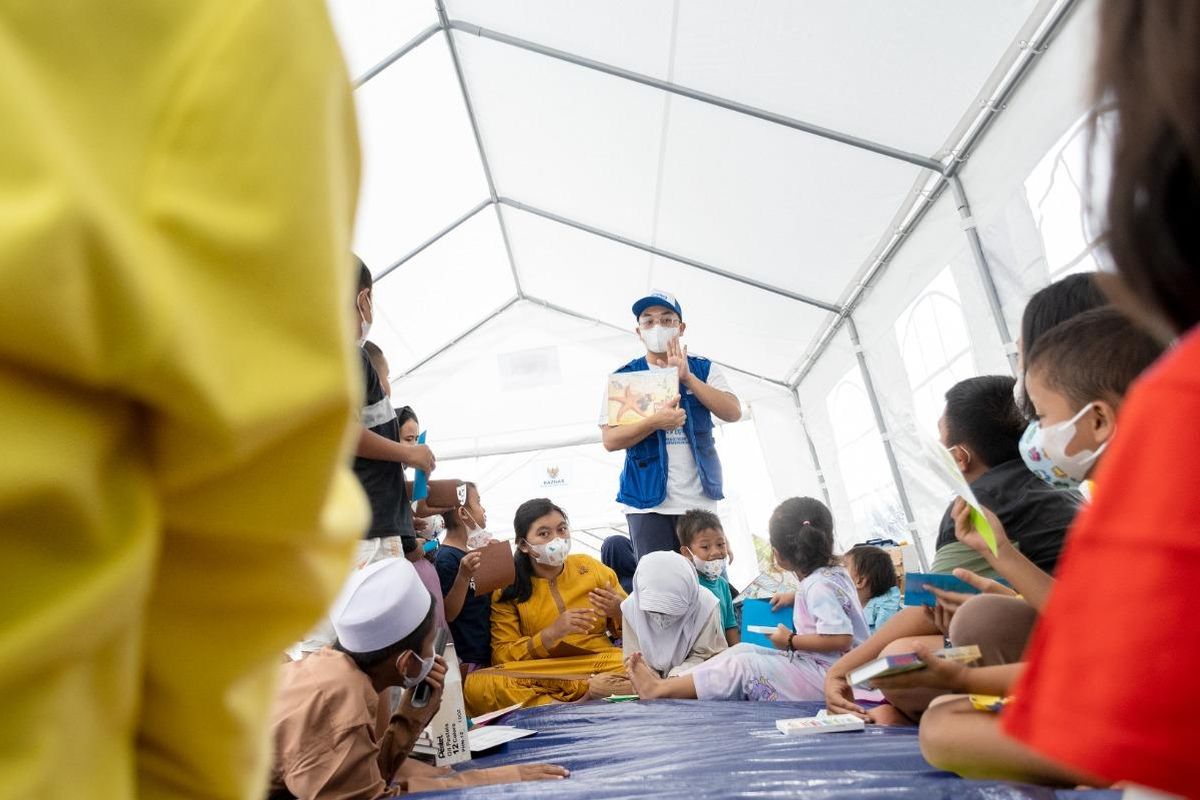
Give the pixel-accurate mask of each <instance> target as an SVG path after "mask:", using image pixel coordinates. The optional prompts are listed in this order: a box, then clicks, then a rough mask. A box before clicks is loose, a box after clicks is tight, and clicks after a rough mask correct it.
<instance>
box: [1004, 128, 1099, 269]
mask: <svg viewBox="0 0 1200 800" xmlns="http://www.w3.org/2000/svg"><path fill="white" fill-rule="evenodd" d="M1089 140H1090V136H1089V128H1088V124H1087V118H1086V116H1085V118H1084V119H1081V120H1080V121H1079V122H1077V123H1076V124H1075V125H1074V126H1072V128H1071V129H1070V130H1069V131H1067V133H1066V134H1065V135H1064V136H1063V137H1062V138H1061V139H1059V141H1058V142H1057V143H1055V145H1054V147H1053V148H1051V150H1050V152H1049V153H1047V154H1046V156H1045V157H1044V158H1043V159H1042V160H1041V161H1040V162H1039V163H1038V165H1037V166H1036V167H1034V169H1033V172H1031V173H1030V175H1029V177H1028V178H1027V179H1026V180H1025V197H1026V199H1027V201H1028V203H1029V208H1030V210H1031V211H1032V213H1033V218H1034V222H1035V224H1036V225H1037V229H1038V233H1039V234H1040V235H1041V239H1042V248H1043V251H1044V252H1045V254H1046V266H1047V270H1048V272H1049V277H1050V280H1052V281H1053V280H1057V279H1059V278H1062V277H1065V276H1066V275H1070V274H1072V273H1076V272H1091V271H1095V270H1097V269H1099V264H1098V262H1097V249H1098V247H1099V240H1100V238H1101V232H1100V230H1099V229H1098V227H1097V226H1096V224H1095V222H1094V220H1093V219H1092V218H1091V217H1090V216H1089V214H1088V197H1087V180H1088V167H1089V164H1088V160H1089V158H1091V159H1092V162H1091V168H1092V171H1093V176H1092V177H1093V179H1094V183H1095V185H1096V186H1097V187H1104V186H1105V185H1106V184H1107V178H1108V168H1107V160H1108V159H1107V158H1106V155H1107V152H1108V148H1109V147H1110V146H1111V145H1110V141H1109V139H1108V136H1107V135H1106V129H1105V127H1104V125H1103V124H1102V125H1101V127H1100V129H1099V132H1098V137H1097V139H1096V142H1095V145H1096V149H1095V152H1094V153H1089V145H1090V141H1089ZM1098 191H1100V192H1102V191H1103V189H1102V188H1100V189H1099V190H1098ZM1091 202H1092V205H1093V206H1094V207H1096V208H1101V207H1102V206H1103V197H1101V196H1096V197H1093V198H1092V201H1091Z"/></svg>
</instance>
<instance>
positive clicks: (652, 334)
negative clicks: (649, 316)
mask: <svg viewBox="0 0 1200 800" xmlns="http://www.w3.org/2000/svg"><path fill="white" fill-rule="evenodd" d="M678 336H679V326H678V325H676V326H675V327H674V328H664V327H663V326H662V325H655V326H654V327H653V328H650V329H649V330H646V329H645V328H642V342H643V343H644V344H645V345H646V349H647V350H649V351H650V352H651V353H665V352H667V345H669V344H670V343H671V341H672V340H673V339H675V338H677V337H678Z"/></svg>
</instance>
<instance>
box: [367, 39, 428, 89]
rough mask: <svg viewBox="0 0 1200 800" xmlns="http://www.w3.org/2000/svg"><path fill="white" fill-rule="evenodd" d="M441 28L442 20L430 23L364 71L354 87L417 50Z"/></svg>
mask: <svg viewBox="0 0 1200 800" xmlns="http://www.w3.org/2000/svg"><path fill="white" fill-rule="evenodd" d="M440 30H442V24H441V23H440V22H436V23H434V24H433V25H430V26H429V27H428V28H426V29H425V30H423V31H421V32H420V33H418V34H417V35H416V36H414V37H413V38H411V39H409V40H408V41H407V42H405V43H404V44H402V45H400V47H399V48H398V49H396V50H394V51H392V53H391V54H390V55H389V56H388V57H387V58H385V59H384V60H383V61H380V62H379V63H378V64H376V65H375V66H373V67H371V68H370V69H369V70H367V71H366V72H364V73H363V74H362V75H360V76H359V77H357V78H355V80H354V88H355V89H358V88H360V87H361V86H362V85H363V84H364V83H366V82H367V81H369V80H371V78H374V77H375V76H376V75H378V74H379V73H381V72H383V71H384V70H385V69H387V68H388V67H390V66H391V65H392V64H395V63H396V62H397V61H399V60H400V59H402V58H404V57H405V56H406V55H408V54H409V53H411V52H412V51H413V50H416V49H417V48H418V47H420V46H421V45H422V44H424V43H425V41H426V40H427V39H429V38H431V37H432V36H433V35H434V34H436V33H437V32H438V31H440Z"/></svg>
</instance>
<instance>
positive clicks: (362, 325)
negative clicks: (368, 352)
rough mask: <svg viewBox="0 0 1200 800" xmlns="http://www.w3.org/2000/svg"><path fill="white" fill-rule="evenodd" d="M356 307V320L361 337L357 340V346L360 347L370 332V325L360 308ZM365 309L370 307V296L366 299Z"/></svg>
mask: <svg viewBox="0 0 1200 800" xmlns="http://www.w3.org/2000/svg"><path fill="white" fill-rule="evenodd" d="M356 307H357V308H358V319H359V323H358V329H359V331H360V333H361V335H360V336H359V338H358V343H359V345H362V343H363V342H365V341H366V339H367V334H369V333H370V332H371V323H370V322H369V321H368V320H367V315H366V314H364V313H363V310H362V308H361V307H359V306H356ZM367 307H368V308H370V307H371V300H370V295H368V298H367ZM371 316H372V317H374V314H372V315H371Z"/></svg>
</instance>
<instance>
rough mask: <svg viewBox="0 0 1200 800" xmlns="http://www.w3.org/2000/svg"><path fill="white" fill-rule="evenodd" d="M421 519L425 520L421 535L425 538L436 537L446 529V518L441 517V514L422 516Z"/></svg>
mask: <svg viewBox="0 0 1200 800" xmlns="http://www.w3.org/2000/svg"><path fill="white" fill-rule="evenodd" d="M422 519H423V520H424V521H425V532H424V533H423V534H422V535H423V536H424V537H425V538H426V539H436V538H438V537H439V536H441V535H442V533H443V532H444V531H445V530H446V520H444V519H442V515H441V514H434V515H433V516H432V517H422Z"/></svg>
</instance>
